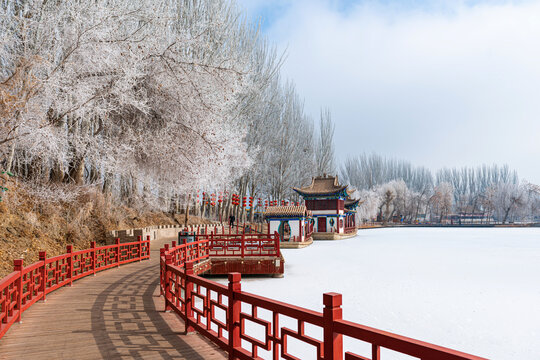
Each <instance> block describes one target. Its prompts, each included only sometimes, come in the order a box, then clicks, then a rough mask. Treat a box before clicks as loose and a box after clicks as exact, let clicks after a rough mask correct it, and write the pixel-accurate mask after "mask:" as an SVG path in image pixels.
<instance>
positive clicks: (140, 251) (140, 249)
mask: <svg viewBox="0 0 540 360" xmlns="http://www.w3.org/2000/svg"><path fill="white" fill-rule="evenodd" d="M138 239H139V244H138V246H139V262H141V261H142V236H141V235H139V236H138Z"/></svg>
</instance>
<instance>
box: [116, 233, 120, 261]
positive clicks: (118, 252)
mask: <svg viewBox="0 0 540 360" xmlns="http://www.w3.org/2000/svg"><path fill="white" fill-rule="evenodd" d="M116 267H120V238H118V239H116Z"/></svg>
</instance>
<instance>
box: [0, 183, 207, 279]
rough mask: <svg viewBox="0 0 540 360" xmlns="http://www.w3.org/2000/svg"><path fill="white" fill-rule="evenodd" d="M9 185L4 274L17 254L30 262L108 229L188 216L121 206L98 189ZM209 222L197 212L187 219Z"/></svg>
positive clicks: (2, 216) (0, 229)
mask: <svg viewBox="0 0 540 360" xmlns="http://www.w3.org/2000/svg"><path fill="white" fill-rule="evenodd" d="M8 187H9V189H10V191H9V194H8V196H7V197H6V198H5V199H4V200H5V201H4V202H0V279H1V278H3V277H4V276H5V275H7V274H9V273H10V272H11V271H13V259H19V258H22V259H24V264H25V265H29V264H32V263H34V262H35V261H37V260H38V254H39V252H40V251H43V250H45V251H46V252H47V256H48V257H51V256H55V255H59V254H63V253H65V252H66V245H68V244H72V245H73V246H74V248H75V250H79V249H85V248H88V247H89V246H90V241H96V242H97V243H103V242H104V241H105V234H106V232H107V231H109V230H116V229H130V228H137V227H144V226H150V225H167V224H177V223H183V219H184V216H183V215H179V216H177V217H176V218H173V217H171V216H170V214H166V213H163V212H155V211H154V212H152V211H148V212H145V211H139V210H135V209H133V208H129V207H127V206H124V205H118V204H117V203H115V201H114V200H113V199H111V198H108V197H106V196H104V195H103V194H102V193H101V192H99V191H95V190H94V189H86V190H84V191H77V193H76V194H75V195H74V196H71V197H65V198H67V199H68V200H62V201H51V199H50V198H49V199H43V198H41V199H40V198H38V197H35V196H34V194H32V191H30V190H28V189H27V188H26V187H25V186H24V185H23V184H16V183H15V182H11V183H10V184H9V186H8ZM65 190H66V191H69V189H67V188H66V189H65ZM205 222H207V221H204V220H200V219H197V218H194V217H190V221H189V223H190V224H192V223H193V224H197V223H205Z"/></svg>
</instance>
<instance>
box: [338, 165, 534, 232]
mask: <svg viewBox="0 0 540 360" xmlns="http://www.w3.org/2000/svg"><path fill="white" fill-rule="evenodd" d="M340 174H341V178H342V180H343V181H345V182H346V183H348V184H350V185H352V186H353V187H355V188H356V189H357V190H358V192H357V194H356V195H357V196H358V197H360V198H361V199H362V200H363V201H364V203H363V204H362V205H361V206H360V207H359V209H358V216H359V217H360V218H361V219H362V220H364V221H368V220H372V219H378V220H380V221H383V222H389V221H392V220H393V219H395V218H397V219H399V221H400V222H401V221H403V222H406V223H407V222H409V223H410V222H416V221H430V222H437V223H441V222H443V221H445V222H453V223H456V222H457V223H463V222H468V223H470V222H476V223H492V222H497V223H508V222H518V221H524V222H538V221H539V216H540V187H539V186H537V185H534V184H531V183H528V182H526V181H520V179H519V177H518V174H517V173H516V171H513V170H510V168H509V167H508V166H507V165H503V166H498V165H491V166H488V165H482V166H478V167H476V168H471V167H462V168H452V169H447V168H444V169H441V170H438V171H437V172H436V173H435V175H433V174H432V172H431V171H430V170H429V169H427V168H425V167H418V166H413V165H412V164H411V163H410V162H407V161H403V160H396V159H391V158H390V159H389V158H385V157H382V156H380V155H377V154H362V155H360V156H356V157H349V158H347V159H346V160H345V161H344V162H343V164H342V166H341V169H340Z"/></svg>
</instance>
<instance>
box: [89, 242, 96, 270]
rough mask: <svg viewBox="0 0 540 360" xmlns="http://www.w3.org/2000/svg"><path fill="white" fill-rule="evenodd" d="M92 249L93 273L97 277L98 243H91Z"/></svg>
mask: <svg viewBox="0 0 540 360" xmlns="http://www.w3.org/2000/svg"><path fill="white" fill-rule="evenodd" d="M90 248H91V251H92V272H93V274H94V276H96V263H97V254H96V242H95V241H92V242H90Z"/></svg>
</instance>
